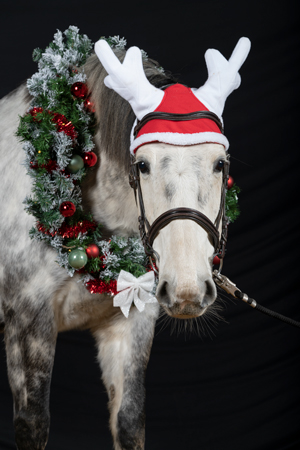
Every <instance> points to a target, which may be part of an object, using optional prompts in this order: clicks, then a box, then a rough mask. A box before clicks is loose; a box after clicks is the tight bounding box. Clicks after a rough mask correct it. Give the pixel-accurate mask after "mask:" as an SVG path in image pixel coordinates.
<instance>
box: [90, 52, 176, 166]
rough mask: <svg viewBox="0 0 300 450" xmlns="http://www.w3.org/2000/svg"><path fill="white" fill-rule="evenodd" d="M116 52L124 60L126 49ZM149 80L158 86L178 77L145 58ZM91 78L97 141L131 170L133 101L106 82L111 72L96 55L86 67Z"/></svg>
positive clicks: (112, 157)
mask: <svg viewBox="0 0 300 450" xmlns="http://www.w3.org/2000/svg"><path fill="white" fill-rule="evenodd" d="M115 54H116V55H117V57H118V58H119V59H120V61H123V59H124V57H125V51H124V50H115ZM143 65H144V70H145V74H146V76H147V78H148V80H149V81H150V82H151V83H152V84H153V85H154V86H156V87H162V86H164V85H167V84H170V83H175V82H176V79H175V78H174V77H173V76H172V75H171V74H169V73H163V72H162V71H160V70H159V69H158V67H159V65H158V63H157V62H156V61H154V60H152V59H149V58H148V59H146V60H144V61H143ZM84 70H85V73H86V75H87V79H88V86H89V90H90V92H91V93H92V94H91V99H92V101H93V103H94V104H95V109H96V117H97V127H98V130H97V134H96V136H95V139H96V143H97V144H98V145H99V146H100V147H101V151H104V152H105V153H106V154H107V155H109V157H110V159H112V160H114V161H116V162H117V163H118V164H119V165H120V168H121V169H123V170H125V171H126V172H127V173H128V170H129V166H130V152H129V146H130V131H131V128H132V125H133V122H134V120H135V115H134V112H133V111H132V109H131V106H130V104H129V103H128V102H127V101H126V100H124V99H123V98H122V97H120V96H119V95H118V94H117V93H115V92H114V91H113V90H112V89H108V88H107V87H106V86H105V85H104V82H103V80H104V78H105V77H106V75H107V72H106V71H105V69H104V68H103V66H102V64H101V63H100V61H99V59H98V58H97V56H96V55H95V54H93V55H91V56H90V58H89V59H88V60H87V62H86V64H85V66H84Z"/></svg>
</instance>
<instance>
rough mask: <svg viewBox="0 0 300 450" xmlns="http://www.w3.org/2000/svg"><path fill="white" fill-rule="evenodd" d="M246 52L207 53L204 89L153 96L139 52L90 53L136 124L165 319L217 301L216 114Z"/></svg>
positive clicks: (135, 148)
mask: <svg viewBox="0 0 300 450" xmlns="http://www.w3.org/2000/svg"><path fill="white" fill-rule="evenodd" d="M249 50H250V41H249V40H248V39H247V38H241V39H240V40H239V42H238V44H237V46H236V48H235V49H234V51H233V53H232V56H231V58H230V59H229V60H228V61H227V60H226V59H225V58H224V57H223V56H222V55H221V53H220V52H218V51H217V50H213V49H210V50H208V51H207V52H206V54H205V59H206V64H207V68H208V80H207V81H206V83H205V84H204V86H202V87H200V88H199V89H190V88H188V87H186V86H183V85H181V84H174V85H171V86H166V87H163V88H161V89H159V88H156V87H154V86H153V85H152V84H151V83H150V82H149V81H148V80H147V78H146V76H145V73H144V70H143V63H142V56H141V51H140V50H139V49H138V48H137V47H132V48H130V49H129V50H128V51H127V53H126V55H125V58H124V61H123V63H121V62H120V61H119V59H118V58H117V57H116V56H115V54H114V53H113V51H112V50H111V48H110V47H109V45H108V44H107V42H106V41H104V40H100V41H98V42H97V43H96V45H95V52H96V54H97V56H98V57H99V59H100V61H101V63H102V65H103V66H104V68H105V70H106V71H107V73H108V76H107V77H106V78H105V79H104V83H105V85H106V86H107V87H109V88H111V89H113V90H114V91H115V92H117V93H118V94H119V95H121V96H122V97H123V98H124V99H125V100H127V101H128V102H129V103H130V105H131V107H132V109H133V111H134V113H135V116H136V121H135V124H134V126H133V129H132V132H131V146H130V151H131V154H132V167H133V168H134V170H133V174H134V175H133V185H134V187H135V188H136V189H137V190H138V196H137V197H138V201H139V206H140V210H141V216H140V230H141V237H142V240H143V242H144V245H145V250H146V252H148V254H150V255H151V256H152V257H153V256H155V259H156V265H157V267H158V269H159V284H158V286H157V291H156V296H157V299H158V301H159V303H160V304H161V305H162V306H163V308H164V309H165V311H166V312H167V313H168V314H169V315H170V316H171V317H176V318H180V319H187V318H194V317H198V316H201V315H202V314H203V313H205V311H206V310H207V308H208V307H209V306H210V305H212V304H213V302H214V301H215V299H216V296H217V292H216V286H215V283H214V281H213V277H212V260H213V257H214V254H216V253H217V252H219V251H220V239H221V236H222V231H223V230H222V227H224V221H225V222H226V217H225V190H226V182H227V176H228V166H229V155H228V152H227V150H228V147H229V143H228V141H227V138H226V137H225V136H224V134H223V121H222V112H223V108H224V104H225V101H226V98H227V96H228V95H229V94H230V93H231V92H232V91H233V90H234V89H237V88H238V87H239V85H240V75H239V73H238V70H239V68H240V67H241V65H242V64H243V62H244V61H245V59H246V57H247V55H248V52H249ZM224 168H225V169H226V170H224ZM223 238H224V236H223ZM225 241H226V238H225Z"/></svg>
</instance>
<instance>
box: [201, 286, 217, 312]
mask: <svg viewBox="0 0 300 450" xmlns="http://www.w3.org/2000/svg"><path fill="white" fill-rule="evenodd" d="M205 285H206V292H205V295H204V297H203V300H202V302H201V306H202V307H203V308H205V307H206V306H209V305H212V304H213V302H214V301H215V299H216V297H217V289H216V285H215V283H214V282H213V280H212V279H208V280H206V281H205Z"/></svg>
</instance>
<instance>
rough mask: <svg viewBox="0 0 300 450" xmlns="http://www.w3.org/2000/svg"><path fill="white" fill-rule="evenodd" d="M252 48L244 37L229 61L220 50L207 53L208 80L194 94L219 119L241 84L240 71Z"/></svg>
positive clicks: (210, 50)
mask: <svg viewBox="0 0 300 450" xmlns="http://www.w3.org/2000/svg"><path fill="white" fill-rule="evenodd" d="M250 47H251V43H250V40H249V39H248V38H245V37H242V38H241V39H240V40H239V41H238V43H237V45H236V47H235V49H234V50H233V52H232V55H231V57H230V58H229V60H228V61H227V59H226V58H224V56H223V55H222V54H221V53H220V52H219V51H218V50H215V49H208V50H207V51H206V53H205V62H206V66H207V71H208V79H207V81H206V83H205V84H204V85H203V86H201V87H200V88H199V89H193V92H194V94H195V95H196V97H198V99H199V100H200V101H201V102H202V103H203V104H204V105H205V106H206V107H207V108H208V109H209V110H210V111H212V112H214V113H215V114H217V116H219V117H221V116H222V113H223V109H224V105H225V101H226V99H227V97H228V96H229V95H230V94H231V92H232V91H234V90H235V89H237V88H238V87H239V85H240V84H241V77H240V74H239V73H238V71H239V69H240V68H241V66H242V65H243V63H244V62H245V60H246V58H247V56H248V53H249V51H250Z"/></svg>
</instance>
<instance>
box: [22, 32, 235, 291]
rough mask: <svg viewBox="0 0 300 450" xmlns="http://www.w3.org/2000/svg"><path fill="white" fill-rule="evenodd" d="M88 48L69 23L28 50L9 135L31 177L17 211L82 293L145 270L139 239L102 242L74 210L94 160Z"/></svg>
mask: <svg viewBox="0 0 300 450" xmlns="http://www.w3.org/2000/svg"><path fill="white" fill-rule="evenodd" d="M106 40H107V42H108V43H109V44H110V46H111V47H112V48H119V49H124V48H125V45H126V41H125V39H124V38H121V39H120V38H119V36H114V37H109V38H108V39H106ZM92 47H93V46H92V42H91V41H90V39H89V38H88V37H87V36H86V35H80V34H79V30H78V28H77V27H74V26H70V27H69V28H68V29H67V30H66V31H65V32H64V33H62V32H61V31H57V33H55V35H54V40H53V42H51V43H50V45H49V46H48V47H47V48H46V49H45V50H44V51H42V50H41V49H39V48H37V49H35V50H34V52H33V60H34V61H36V62H37V63H38V68H39V70H38V72H37V73H35V74H34V75H33V76H32V77H31V78H30V79H29V80H28V81H27V87H28V90H29V93H30V94H31V95H32V97H33V100H32V102H31V106H30V109H29V111H28V112H27V113H26V114H25V115H24V116H23V117H20V124H19V127H18V131H17V136H18V137H19V138H20V139H21V141H22V142H23V149H24V151H25V153H26V159H25V165H26V167H27V171H28V174H29V175H30V176H31V177H32V179H33V189H32V195H31V197H26V198H25V200H24V204H25V210H26V211H27V212H28V213H29V214H32V215H33V216H34V217H35V218H36V220H37V222H36V226H35V227H33V228H32V229H31V230H30V237H31V238H32V239H37V240H40V241H44V242H46V243H47V244H49V245H50V246H52V247H53V248H55V249H56V251H57V263H58V264H59V265H60V266H61V267H63V268H65V269H66V270H67V271H68V274H69V275H70V276H73V275H74V273H75V272H76V271H77V272H80V273H81V274H82V281H83V283H84V284H85V285H86V287H87V288H88V289H89V291H90V292H92V293H104V292H106V293H110V294H112V295H114V294H116V292H117V290H116V280H117V278H118V275H119V273H120V271H121V270H125V271H127V272H130V273H132V274H133V275H134V276H135V277H139V276H140V275H143V274H144V273H146V272H147V271H149V270H151V269H150V268H149V261H148V258H147V257H146V255H145V253H144V249H143V246H142V243H141V241H140V239H137V238H134V237H131V238H122V237H118V236H112V238H111V239H110V240H109V241H106V240H103V239H101V225H99V224H97V223H96V222H95V221H94V219H93V217H92V215H91V214H85V213H84V212H83V210H82V206H81V201H82V198H81V189H80V183H81V181H82V180H83V178H84V177H85V176H86V174H87V172H88V170H89V168H92V167H93V166H94V165H95V164H96V161H97V157H96V155H95V153H94V152H93V151H92V150H93V149H94V143H93V135H94V132H95V117H94V107H93V104H92V102H91V100H90V93H89V92H88V88H87V85H86V75H85V73H84V69H83V67H82V66H83V65H84V63H85V62H86V60H87V58H88V57H89V56H90V54H91V51H92ZM143 58H147V54H146V53H145V52H143ZM159 70H163V69H162V68H159ZM238 192H239V188H238V187H237V186H235V185H234V186H233V187H232V188H231V189H230V190H228V191H227V194H226V214H227V217H228V218H229V220H230V221H231V222H233V221H234V220H235V219H236V217H237V216H238V214H239V211H238V206H237V193H238Z"/></svg>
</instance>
